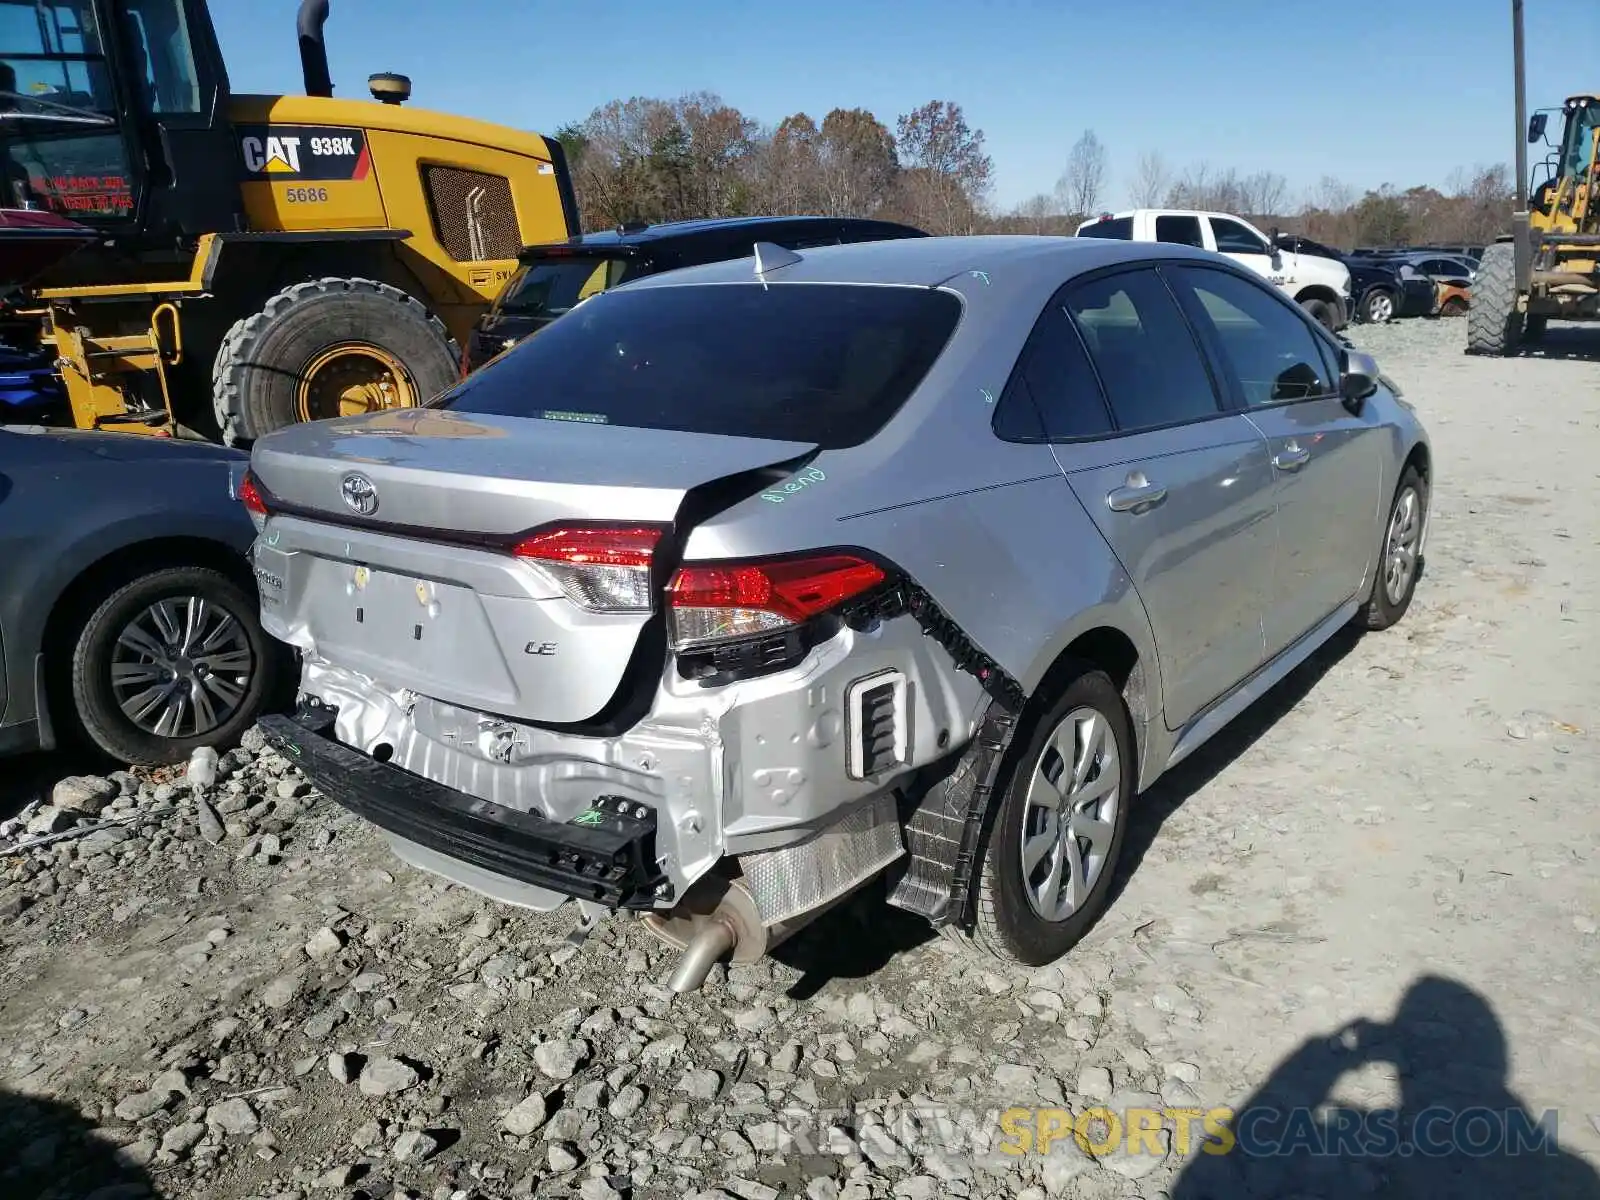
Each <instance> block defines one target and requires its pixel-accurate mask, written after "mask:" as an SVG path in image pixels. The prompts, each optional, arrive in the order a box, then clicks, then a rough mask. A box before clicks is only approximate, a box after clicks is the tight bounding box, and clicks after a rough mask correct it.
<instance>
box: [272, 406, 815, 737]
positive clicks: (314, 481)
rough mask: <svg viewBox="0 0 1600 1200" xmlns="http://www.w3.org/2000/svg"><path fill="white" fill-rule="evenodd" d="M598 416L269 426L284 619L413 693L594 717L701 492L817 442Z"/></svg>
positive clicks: (510, 710) (340, 659)
mask: <svg viewBox="0 0 1600 1200" xmlns="http://www.w3.org/2000/svg"><path fill="white" fill-rule="evenodd" d="M581 416H582V414H567V415H566V417H565V418H564V419H563V418H561V417H555V418H551V417H548V416H547V417H545V418H543V419H538V418H522V417H469V416H465V415H462V414H458V413H450V412H441V411H437V410H430V409H412V410H402V411H397V412H392V413H380V414H372V415H370V416H364V417H356V418H349V419H341V420H335V421H322V422H315V423H309V424H302V425H297V426H291V427H289V428H288V429H285V430H282V431H279V432H277V433H274V434H272V435H270V436H269V437H267V438H264V439H262V440H261V441H260V442H258V443H257V445H256V447H255V449H254V452H253V454H252V465H251V470H252V473H253V475H254V477H255V479H256V481H257V482H258V483H259V486H260V488H261V496H262V501H263V502H264V504H265V505H266V507H267V508H268V509H269V511H270V512H271V515H270V516H269V518H268V520H267V524H266V526H265V528H264V530H263V536H262V537H261V538H260V539H259V540H258V543H257V547H256V571H257V580H258V584H259V586H260V589H261V595H262V611H263V620H264V623H265V624H266V626H267V628H268V631H269V632H270V633H272V634H273V635H274V636H277V637H280V638H282V639H283V640H285V641H288V642H290V643H292V644H295V645H298V646H300V647H301V648H302V649H304V650H307V651H308V652H311V653H313V654H315V655H318V656H320V657H322V658H324V659H326V660H328V661H330V662H333V663H336V664H338V665H341V666H346V667H350V668H352V669H354V670H358V671H361V672H363V673H365V674H368V675H370V676H372V677H373V678H374V679H376V680H379V681H380V682H381V683H383V684H385V685H388V686H391V687H393V688H395V689H396V690H398V689H402V688H409V689H412V690H415V691H418V692H421V693H423V694H425V695H428V696H432V697H435V698H438V699H441V700H444V701H447V702H449V703H452V704H458V705H462V706H465V707H470V708H474V709H476V710H478V711H481V712H486V713H498V714H503V715H505V716H508V717H515V718H520V719H524V720H529V721H537V722H543V723H553V724H569V723H578V722H582V721H585V720H588V719H590V718H592V717H594V716H595V715H596V714H597V713H599V712H600V711H601V710H603V709H604V708H605V707H606V706H607V705H608V703H609V702H610V701H611V700H612V699H613V697H614V696H615V695H616V693H617V691H618V688H619V686H620V685H621V684H622V681H623V679H624V677H625V675H626V673H627V670H628V667H629V664H630V662H631V661H632V659H633V656H634V653H635V649H636V647H637V646H638V644H639V640H640V636H641V634H642V633H643V632H644V631H645V629H646V628H647V626H648V625H649V624H650V622H651V621H652V618H653V616H654V614H655V612H656V611H657V610H658V609H659V602H658V599H657V598H658V596H659V591H660V585H661V583H662V582H663V581H662V579H661V578H660V570H659V564H658V563H656V562H655V560H654V557H653V555H652V548H653V545H654V541H655V538H656V536H657V535H658V534H661V533H662V532H663V531H665V530H668V529H669V528H670V527H671V526H672V524H673V522H674V521H675V520H676V518H677V516H678V513H679V509H680V507H681V506H682V504H683V501H684V498H685V497H686V496H687V495H688V494H689V493H690V492H691V491H694V490H696V489H701V488H705V487H708V486H711V485H715V484H717V483H719V482H724V481H732V480H733V479H734V477H749V481H748V483H747V484H739V483H734V482H728V486H729V487H734V488H742V487H745V486H748V487H749V488H750V489H751V490H754V489H756V488H758V487H759V486H761V484H762V483H763V482H765V481H766V479H767V477H768V475H769V473H770V472H781V471H782V470H786V469H789V467H791V466H792V464H794V463H795V462H797V461H803V460H804V459H805V458H806V457H807V456H809V455H810V454H811V453H813V452H814V451H815V449H816V447H815V445H814V444H810V443H803V442H785V441H774V440H768V439H758V438H738V437H724V436H718V435H706V434H686V433H679V432H674V431H667V430H655V429H636V428H625V427H620V426H612V425H606V424H599V423H593V422H590V421H585V420H581V419H572V418H573V417H581ZM668 536H669V537H670V535H668ZM655 674H656V672H655V671H651V672H648V675H649V677H651V678H652V679H653V678H654V677H655Z"/></svg>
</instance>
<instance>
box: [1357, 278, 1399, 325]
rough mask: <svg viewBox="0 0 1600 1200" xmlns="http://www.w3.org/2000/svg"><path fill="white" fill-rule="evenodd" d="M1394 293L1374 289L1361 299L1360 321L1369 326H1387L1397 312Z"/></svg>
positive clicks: (1397, 307) (1377, 288)
mask: <svg viewBox="0 0 1600 1200" xmlns="http://www.w3.org/2000/svg"><path fill="white" fill-rule="evenodd" d="M1399 307H1400V306H1399V305H1398V304H1397V303H1396V302H1395V297H1394V293H1392V292H1390V291H1388V290H1387V289H1386V288H1381V287H1376V288H1373V289H1372V290H1371V291H1370V292H1368V293H1367V294H1366V295H1365V296H1363V297H1362V298H1361V319H1362V320H1363V321H1365V322H1366V323H1367V324H1369V325H1387V324H1388V323H1389V322H1390V321H1392V320H1394V318H1395V313H1397V312H1398V311H1399Z"/></svg>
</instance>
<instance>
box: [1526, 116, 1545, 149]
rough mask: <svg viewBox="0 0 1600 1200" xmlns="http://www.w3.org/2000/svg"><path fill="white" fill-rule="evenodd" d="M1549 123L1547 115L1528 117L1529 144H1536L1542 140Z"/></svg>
mask: <svg viewBox="0 0 1600 1200" xmlns="http://www.w3.org/2000/svg"><path fill="white" fill-rule="evenodd" d="M1549 122H1550V114H1549V113H1542V112H1541V113H1534V114H1533V116H1531V117H1529V118H1528V140H1529V141H1530V142H1537V141H1540V140H1541V139H1543V137H1544V129H1545V126H1546V125H1547V124H1549Z"/></svg>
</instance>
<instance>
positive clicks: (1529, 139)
mask: <svg viewBox="0 0 1600 1200" xmlns="http://www.w3.org/2000/svg"><path fill="white" fill-rule="evenodd" d="M1511 40H1512V55H1513V58H1514V69H1515V85H1516V108H1517V148H1516V162H1517V206H1516V212H1515V213H1514V214H1513V216H1512V230H1511V232H1510V233H1509V234H1508V235H1506V236H1505V237H1503V238H1500V239H1498V240H1497V241H1496V242H1495V243H1494V244H1493V245H1491V246H1488V247H1486V248H1485V250H1484V254H1483V262H1482V263H1481V264H1480V266H1479V268H1478V276H1477V278H1476V279H1475V280H1474V281H1473V286H1472V308H1471V310H1470V311H1469V312H1468V314H1467V349H1468V351H1470V352H1471V353H1475V354H1515V353H1516V352H1517V350H1518V349H1519V348H1520V347H1521V346H1523V345H1524V344H1525V343H1530V342H1535V341H1537V340H1538V339H1539V338H1540V337H1542V336H1543V335H1544V331H1545V324H1546V322H1548V321H1549V320H1550V318H1552V317H1554V318H1556V319H1557V320H1562V321H1593V320H1600V144H1597V143H1600V95H1596V94H1593V93H1588V94H1581V95H1576V96H1569V97H1567V100H1566V102H1565V103H1564V104H1563V105H1562V106H1561V108H1560V109H1559V110H1541V111H1539V112H1536V113H1534V114H1533V116H1532V118H1529V116H1528V100H1527V88H1526V79H1525V68H1524V65H1523V31H1522V0H1511ZM1556 111H1559V114H1560V116H1561V140H1560V142H1559V143H1556V142H1553V141H1550V140H1549V139H1548V138H1547V136H1546V135H1547V132H1548V130H1549V126H1550V116H1551V115H1552V114H1553V113H1554V112H1556ZM1535 143H1543V144H1544V145H1546V146H1547V147H1548V148H1549V150H1550V151H1551V153H1550V154H1549V155H1548V156H1547V157H1546V158H1545V160H1544V161H1543V162H1542V163H1541V164H1540V168H1539V170H1540V175H1541V182H1540V184H1539V185H1538V186H1537V187H1536V188H1534V189H1533V195H1532V199H1531V201H1530V198H1529V188H1528V185H1529V182H1530V181H1529V176H1528V146H1529V145H1532V144H1535Z"/></svg>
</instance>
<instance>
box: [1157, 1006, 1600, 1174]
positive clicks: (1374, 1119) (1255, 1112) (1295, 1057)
mask: <svg viewBox="0 0 1600 1200" xmlns="http://www.w3.org/2000/svg"><path fill="white" fill-rule="evenodd" d="M1369 1063H1388V1064H1390V1065H1391V1066H1392V1067H1393V1068H1394V1070H1395V1072H1396V1073H1397V1074H1398V1076H1399V1080H1400V1085H1399V1087H1400V1103H1399V1107H1398V1108H1388V1109H1363V1108H1352V1107H1343V1106H1338V1105H1333V1104H1331V1100H1332V1093H1333V1089H1334V1088H1335V1086H1336V1085H1337V1084H1338V1082H1339V1079H1340V1077H1341V1076H1343V1075H1345V1074H1346V1073H1347V1072H1350V1071H1354V1070H1357V1069H1359V1068H1361V1067H1364V1066H1366V1065H1367V1064H1369ZM1507 1064H1508V1057H1507V1047H1506V1038H1505V1033H1504V1031H1503V1030H1502V1029H1501V1027H1500V1023H1499V1021H1498V1020H1497V1019H1496V1018H1495V1015H1494V1011H1493V1009H1491V1008H1490V1006H1489V1003H1488V1001H1487V1000H1485V999H1484V998H1483V997H1482V996H1480V995H1478V993H1476V992H1474V991H1473V990H1472V989H1471V988H1469V987H1467V986H1465V985H1464V984H1461V983H1458V982H1456V981H1455V980H1451V979H1444V978H1441V977H1439V976H1431V975H1429V976H1423V977H1422V978H1419V979H1417V980H1416V981H1415V982H1413V983H1412V985H1411V986H1410V988H1408V989H1407V990H1406V994H1405V996H1404V997H1403V998H1402V999H1401V1001H1400V1007H1399V1009H1398V1011H1397V1012H1396V1013H1395V1017H1394V1020H1393V1021H1391V1022H1389V1023H1388V1024H1383V1023H1379V1022H1374V1021H1369V1020H1366V1019H1365V1018H1359V1019H1357V1020H1355V1021H1352V1022H1350V1023H1349V1024H1348V1025H1345V1026H1344V1027H1343V1028H1341V1029H1337V1030H1334V1031H1333V1032H1332V1033H1331V1034H1330V1035H1328V1036H1325V1037H1316V1038H1311V1039H1309V1040H1308V1041H1306V1042H1305V1043H1304V1044H1303V1045H1302V1046H1301V1047H1300V1048H1299V1049H1298V1050H1296V1051H1295V1052H1294V1053H1293V1054H1291V1055H1290V1056H1289V1057H1288V1058H1287V1059H1285V1060H1284V1061H1283V1062H1281V1063H1280V1064H1278V1067H1277V1068H1276V1069H1275V1070H1274V1071H1273V1073H1272V1075H1271V1076H1270V1077H1269V1078H1268V1079H1267V1081H1266V1082H1265V1083H1264V1084H1263V1085H1262V1086H1261V1087H1260V1089H1259V1090H1257V1091H1256V1092H1255V1093H1254V1094H1253V1095H1252V1096H1250V1098H1249V1099H1248V1100H1246V1101H1245V1102H1244V1103H1243V1104H1241V1105H1239V1106H1238V1107H1237V1108H1236V1109H1234V1110H1233V1115H1232V1118H1231V1120H1225V1121H1224V1124H1225V1127H1226V1132H1222V1131H1221V1130H1218V1131H1216V1136H1210V1135H1211V1134H1212V1133H1213V1131H1212V1130H1210V1129H1207V1130H1206V1131H1205V1132H1206V1134H1207V1135H1208V1136H1206V1137H1205V1139H1204V1140H1203V1141H1202V1140H1201V1136H1200V1130H1199V1129H1198V1127H1197V1128H1196V1130H1195V1134H1196V1136H1195V1138H1194V1141H1193V1142H1192V1143H1191V1147H1190V1157H1189V1159H1188V1161H1187V1163H1186V1164H1185V1166H1184V1167H1183V1169H1182V1171H1181V1172H1180V1174H1179V1175H1178V1178H1177V1180H1176V1182H1175V1184H1174V1186H1173V1187H1172V1189H1171V1191H1170V1193H1169V1194H1170V1195H1171V1197H1172V1200H1237V1198H1239V1197H1249V1196H1283V1195H1290V1194H1293V1195H1316V1196H1373V1197H1377V1198H1379V1200H1391V1198H1394V1200H1398V1198H1399V1197H1419V1196H1420V1197H1439V1198H1441V1200H1443V1198H1446V1197H1448V1200H1477V1198H1478V1197H1482V1198H1483V1200H1503V1198H1509V1197H1517V1196H1527V1197H1538V1198H1539V1200H1600V1174H1597V1173H1596V1172H1595V1170H1594V1168H1593V1167H1591V1166H1590V1165H1589V1164H1588V1163H1586V1162H1585V1161H1584V1160H1583V1159H1581V1158H1579V1157H1578V1156H1577V1155H1574V1154H1571V1153H1569V1152H1567V1151H1564V1150H1562V1149H1561V1148H1560V1143H1559V1134H1560V1124H1561V1121H1562V1119H1563V1118H1564V1119H1567V1120H1572V1119H1574V1118H1579V1119H1581V1114H1578V1113H1575V1112H1573V1111H1572V1110H1567V1111H1566V1112H1560V1111H1558V1110H1549V1111H1547V1112H1543V1113H1532V1112H1530V1111H1529V1110H1528V1109H1526V1108H1525V1107H1524V1106H1523V1104H1522V1102H1521V1101H1520V1100H1519V1099H1518V1098H1517V1096H1516V1095H1515V1093H1513V1092H1512V1091H1511V1090H1510V1087H1509V1086H1508V1084H1507V1081H1506V1070H1507Z"/></svg>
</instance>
